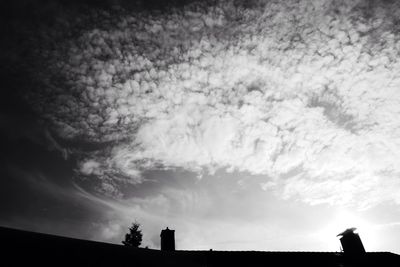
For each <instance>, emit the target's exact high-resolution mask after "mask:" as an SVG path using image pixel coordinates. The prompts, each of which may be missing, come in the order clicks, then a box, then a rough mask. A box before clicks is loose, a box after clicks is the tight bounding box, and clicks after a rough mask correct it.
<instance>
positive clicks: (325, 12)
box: [27, 0, 400, 206]
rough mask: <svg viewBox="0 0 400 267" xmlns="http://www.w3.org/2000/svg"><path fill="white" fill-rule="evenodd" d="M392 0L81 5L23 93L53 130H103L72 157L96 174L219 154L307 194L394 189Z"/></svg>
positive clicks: (196, 165)
mask: <svg viewBox="0 0 400 267" xmlns="http://www.w3.org/2000/svg"><path fill="white" fill-rule="evenodd" d="M396 7H397V4H396V3H392V2H387V3H384V4H380V5H378V4H377V5H374V6H366V5H365V3H364V1H354V2H352V3H340V4H339V3H338V2H337V1H328V0H327V1H318V3H316V2H315V1H300V2H290V3H288V2H286V1H268V2H262V1H261V2H260V5H259V6H257V8H254V7H252V6H250V7H245V6H238V5H235V4H234V3H233V2H232V1H222V2H219V3H217V4H215V5H214V6H210V7H205V6H202V5H201V4H199V3H196V4H193V5H187V6H185V7H183V8H182V9H181V10H176V9H171V10H170V12H168V13H166V14H158V13H154V14H153V13H151V12H150V13H148V12H138V13H136V14H129V13H124V12H123V9H116V10H113V11H110V12H109V13H108V12H103V13H99V12H92V13H91V14H87V15H82V18H81V19H87V17H89V18H95V20H96V21H101V22H102V23H101V25H100V26H99V25H97V26H96V25H94V24H89V25H92V27H87V28H85V29H78V30H77V32H78V34H75V35H74V37H71V38H70V39H69V40H68V41H66V42H64V43H62V44H60V46H59V47H57V49H56V50H50V49H48V50H46V51H45V52H46V55H48V56H47V57H46V60H47V62H48V66H49V68H48V69H46V70H45V71H44V72H43V73H42V74H41V75H43V76H44V77H46V79H43V80H44V81H45V86H43V89H42V90H39V92H38V91H34V93H31V94H30V95H28V96H27V98H28V99H29V100H30V101H31V102H32V103H38V105H37V106H36V108H37V109H38V110H39V111H40V112H42V114H43V115H44V116H45V117H46V118H47V119H48V120H49V121H50V122H51V125H52V127H53V128H54V129H55V130H56V131H57V132H58V134H59V135H60V136H61V137H63V138H65V139H74V138H83V139H85V140H87V141H93V142H112V144H113V146H112V148H111V149H109V150H105V151H102V152H101V153H102V155H100V156H99V153H97V154H93V155H89V156H88V157H87V158H86V159H84V160H83V161H82V163H81V168H80V170H81V174H82V175H89V174H93V173H95V172H97V173H98V174H100V173H102V174H103V176H107V175H108V176H107V177H108V178H107V179H103V178H102V179H103V181H106V182H105V185H104V186H105V187H107V186H109V185H113V186H115V179H125V180H127V181H130V182H132V183H141V182H143V178H142V177H141V172H142V171H143V170H148V169H155V168H184V169H188V170H192V171H197V172H201V171H207V172H209V173H213V172H215V171H216V170H217V169H220V168H226V169H227V171H239V172H249V173H251V174H255V175H260V174H261V175H266V177H268V178H267V179H268V181H267V182H268V186H267V187H265V188H268V190H274V191H275V192H278V193H279V194H281V195H282V196H283V197H285V198H293V197H298V198H300V199H301V200H303V201H305V202H307V203H310V204H318V203H330V204H333V205H335V204H342V205H356V206H370V205H375V204H377V203H379V202H382V201H394V202H396V203H400V200H399V198H398V196H397V195H398V194H397V192H398V188H399V182H398V179H399V173H400V169H399V166H400V164H399V159H400V155H399V152H398V151H400V149H399V147H400V141H399V138H398V136H399V129H400V121H399V120H398V116H397V114H398V113H400V105H399V104H400V103H399V101H400V95H399V93H398V87H399V86H400V77H399V76H398V73H399V71H398V70H399V67H400V65H399V61H398V59H397V58H398V56H397V54H398V52H399V49H400V46H399V41H398V40H399V38H398V32H397V31H396V28H395V27H394V25H396V24H395V23H396V21H395V20H396V16H395V13H396V12H397V11H395V10H397V9H396ZM121 10H122V11H121ZM114 13H117V14H118V16H115V14H114ZM71 24H73V23H72V22H71V23H70V24H66V25H71ZM64 27H66V28H65V29H64V30H65V31H67V32H68V31H72V29H71V28H68V26H64ZM48 34H51V33H48ZM44 49H46V48H44ZM58 78H59V79H60V80H61V81H64V82H63V83H61V85H60V84H59V79H58ZM43 96H46V97H43ZM49 99H51V100H52V101H51V102H49ZM94 162H96V163H94ZM293 170H298V171H296V172H300V173H298V174H296V175H293V176H290V175H288V173H291V172H293ZM116 174H117V178H115V176H116ZM100 176H101V175H100ZM118 177H119V178H118ZM121 177H123V178H121ZM284 177H285V178H284ZM117 187H118V186H117ZM111 191H112V190H111Z"/></svg>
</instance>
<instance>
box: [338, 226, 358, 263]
mask: <svg viewBox="0 0 400 267" xmlns="http://www.w3.org/2000/svg"><path fill="white" fill-rule="evenodd" d="M355 230H356V228H349V229H346V230H345V231H344V232H342V233H340V234H338V235H337V236H341V238H340V243H342V248H343V252H344V254H345V255H348V256H361V255H364V254H365V249H364V246H363V244H362V242H361V239H360V236H359V235H358V234H357V233H354V231H355Z"/></svg>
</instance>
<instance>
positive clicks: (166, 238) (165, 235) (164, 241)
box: [160, 227, 175, 251]
mask: <svg viewBox="0 0 400 267" xmlns="http://www.w3.org/2000/svg"><path fill="white" fill-rule="evenodd" d="M160 237H161V250H163V251H175V230H170V229H168V227H167V229H165V230H161V234H160Z"/></svg>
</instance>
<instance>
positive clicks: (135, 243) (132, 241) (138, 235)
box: [122, 222, 143, 248]
mask: <svg viewBox="0 0 400 267" xmlns="http://www.w3.org/2000/svg"><path fill="white" fill-rule="evenodd" d="M139 227H140V224H139V223H137V222H134V223H132V226H131V227H129V233H127V234H126V235H125V241H122V244H124V245H125V246H129V247H135V248H137V247H139V246H140V244H142V236H143V234H142V230H140V229H139Z"/></svg>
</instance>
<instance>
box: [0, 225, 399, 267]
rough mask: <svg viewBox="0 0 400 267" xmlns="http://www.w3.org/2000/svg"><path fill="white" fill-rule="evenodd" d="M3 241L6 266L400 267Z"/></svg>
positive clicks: (393, 257)
mask: <svg viewBox="0 0 400 267" xmlns="http://www.w3.org/2000/svg"><path fill="white" fill-rule="evenodd" d="M0 240H1V241H0V242H1V244H2V246H1V252H0V256H1V262H0V265H2V266H93V267H98V266H118V267H122V266H131V267H133V266H185V267H189V266H315V267H316V266H318V267H331V266H332V267H333V266H337V267H339V266H341V267H348V266H377V267H381V266H382V267H384V266H389V267H392V266H393V267H398V266H400V256H399V255H397V254H393V253H389V252H369V253H366V255H365V256H364V257H361V258H349V257H346V256H345V255H344V254H343V253H334V252H260V251H174V252H166V251H159V250H153V249H142V248H139V249H132V248H128V247H124V246H122V245H115V244H108V243H101V242H94V241H87V240H79V239H73V238H66V237H60V236H53V235H46V234H39V233H32V232H26V231H20V230H14V229H9V228H3V227H0ZM3 264H5V265H3Z"/></svg>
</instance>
